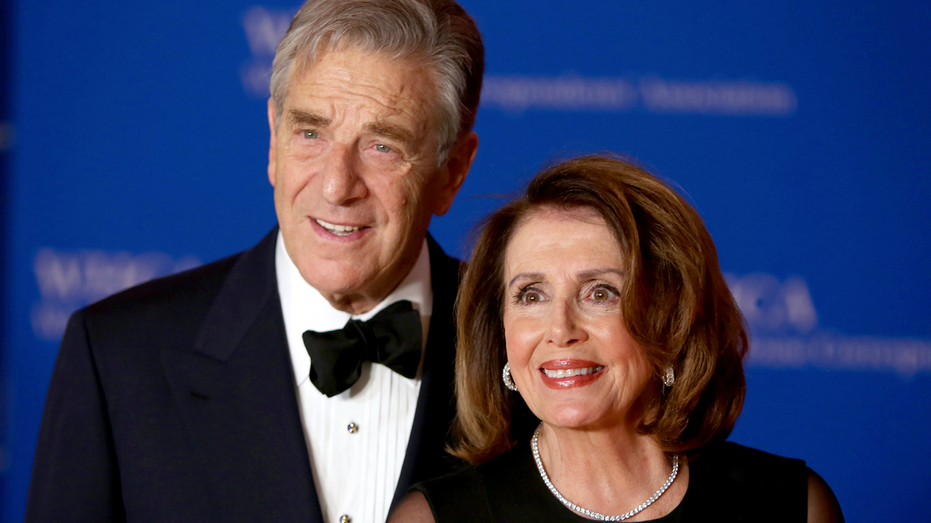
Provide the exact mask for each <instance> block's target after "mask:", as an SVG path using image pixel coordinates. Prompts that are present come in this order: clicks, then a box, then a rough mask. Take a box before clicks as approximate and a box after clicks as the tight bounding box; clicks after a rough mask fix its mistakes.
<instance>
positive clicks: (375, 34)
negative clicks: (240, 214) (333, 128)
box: [270, 0, 485, 162]
mask: <svg viewBox="0 0 931 523" xmlns="http://www.w3.org/2000/svg"><path fill="white" fill-rule="evenodd" d="M340 45H349V46H352V47H355V48H359V49H362V50H365V51H370V52H376V53H381V54H382V55H384V56H385V57H386V58H389V59H405V60H411V61H415V62H417V63H422V64H425V65H427V66H428V67H430V68H432V69H433V70H434V71H435V73H436V75H435V78H434V82H433V83H434V85H435V86H436V89H437V93H436V94H437V103H436V104H435V106H434V114H435V118H436V130H437V138H438V145H437V147H438V148H439V151H438V152H439V160H440V162H443V161H444V160H445V158H446V154H447V153H448V152H449V150H450V148H451V147H452V145H453V144H454V143H456V141H457V139H459V138H461V137H463V136H465V135H466V134H468V133H469V132H470V131H471V130H472V126H473V125H474V124H475V113H476V111H477V110H478V103H479V96H480V94H481V90H482V74H483V73H484V69H485V46H484V45H483V44H482V35H481V33H479V31H478V28H477V27H476V25H475V21H474V20H472V17H470V16H469V14H468V13H466V11H465V9H463V8H462V6H460V5H459V4H458V3H456V2H455V1H454V0H308V1H307V2H305V3H304V5H303V6H302V7H301V9H300V10H299V11H298V12H297V15H295V16H294V20H292V21H291V26H290V27H289V28H288V32H287V33H286V34H285V36H284V38H283V39H282V40H281V43H279V44H278V50H277V52H276V53H275V62H274V64H273V66H272V77H271V86H270V90H271V95H272V100H273V101H274V104H275V121H276V125H277V122H280V120H281V116H282V114H281V113H282V111H283V109H284V101H285V98H287V96H288V87H289V83H290V80H291V78H292V76H297V75H300V74H302V73H303V72H304V71H305V68H306V67H309V66H312V65H313V63H314V60H315V56H316V54H317V52H325V51H327V50H331V49H336V48H338V47H339V46H340Z"/></svg>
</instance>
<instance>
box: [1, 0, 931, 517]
mask: <svg viewBox="0 0 931 523" xmlns="http://www.w3.org/2000/svg"><path fill="white" fill-rule="evenodd" d="M297 4H298V3H297V2H286V1H277V0H276V1H271V0H269V1H261V0H256V1H251V0H204V1H199V2H187V1H181V0H170V1H163V2H142V1H139V0H130V1H123V2H110V1H106V2H105V1H103V0H85V1H82V2H66V1H63V0H48V1H44V2H32V1H25V0H18V1H14V2H12V7H13V17H12V19H11V20H12V21H13V22H12V23H11V24H6V25H8V26H12V29H13V35H14V36H13V44H14V46H13V49H12V53H11V58H12V60H13V72H14V75H13V82H12V86H13V93H12V100H11V101H8V102H9V103H10V106H11V107H12V110H13V120H12V121H13V126H3V127H2V133H0V138H2V140H0V143H2V144H3V146H4V147H7V146H10V147H11V149H10V151H11V153H12V154H11V157H12V158H11V159H12V161H11V163H10V165H9V169H8V172H9V175H8V177H7V178H8V179H7V187H6V190H7V193H8V195H9V198H8V206H7V208H4V209H3V211H4V212H5V215H6V217H5V219H6V222H5V223H6V226H7V230H6V231H5V233H4V237H5V238H7V243H6V244H5V245H4V247H5V248H6V256H7V260H8V264H7V271H6V274H4V278H5V280H4V286H5V288H6V289H7V292H6V293H5V294H4V296H3V297H4V299H5V300H6V301H5V303H4V304H3V307H2V309H3V310H5V311H6V317H5V318H4V321H5V327H6V328H5V329H4V330H3V345H2V349H3V358H4V360H3V364H2V369H3V370H4V374H3V376H2V379H3V383H2V389H0V390H2V393H0V399H2V401H3V405H2V412H3V413H4V415H5V419H4V423H3V426H4V428H5V430H6V434H5V435H6V437H5V446H4V449H3V452H2V453H0V458H2V459H0V465H2V466H3V469H2V472H3V478H2V479H3V482H4V497H3V502H2V503H3V516H4V518H3V521H5V522H6V521H9V522H13V521H21V520H22V515H23V507H24V503H25V498H26V492H27V489H28V482H29V474H30V468H31V464H32V458H33V452H34V447H35V438H36V433H37V430H38V425H39V419H40V415H41V410H42V405H43V402H44V398H45V392H46V387H47V385H48V380H49V375H50V372H51V368H52V364H53V362H54V359H55V355H56V352H57V349H58V342H59V339H60V337H61V334H62V331H63V329H64V326H65V323H66V321H67V318H68V316H69V314H70V313H71V312H72V311H74V310H75V309H76V308H78V307H81V306H83V305H86V304H88V303H90V302H93V301H95V300H97V299H100V298H102V297H104V296H106V295H108V294H111V293H113V292H116V291H118V290H120V289H123V288H126V287H128V286H130V285H134V284H136V283H139V282H142V281H145V280H148V279H150V278H153V277H157V276H160V275H165V274H169V273H173V272H176V271H179V270H183V269H187V268H190V267H193V266H196V265H199V264H201V263H204V262H207V261H210V260H214V259H216V258H219V257H221V256H224V255H226V254H229V253H232V252H235V251H238V250H241V249H244V248H247V247H249V246H251V245H252V244H253V243H255V242H256V241H257V240H258V239H259V238H260V237H261V236H262V235H263V234H264V233H265V232H267V231H268V230H269V228H271V227H272V226H273V225H274V223H275V215H274V209H273V206H272V190H271V187H270V186H269V184H268V180H267V177H266V163H267V152H268V129H267V124H266V115H265V99H266V97H267V83H268V71H269V67H270V65H271V61H272V57H273V54H274V49H275V46H276V45H277V43H278V40H279V39H280V38H281V35H282V34H283V32H284V30H285V29H286V28H287V25H288V23H289V21H290V18H291V16H292V15H293V13H294V12H295V11H296V8H297ZM464 5H465V6H466V8H467V9H468V10H469V11H470V12H471V13H472V14H473V16H475V18H476V19H477V21H478V24H479V26H480V28H481V30H482V32H483V34H484V35H485V39H486V45H487V49H488V55H487V57H488V67H487V76H486V82H485V89H484V91H483V95H482V96H483V100H482V105H481V110H480V113H479V116H478V123H477V129H476V130H477V131H478V133H479V135H480V138H481V146H480V150H479V154H478V158H477V160H476V162H475V165H474V167H473V169H472V172H471V173H470V175H469V178H468V180H467V182H466V184H465V186H464V187H463V190H462V192H461V193H460V196H459V198H458V200H457V202H456V204H455V205H454V208H453V210H452V211H451V212H450V213H449V214H448V215H447V216H445V217H443V218H441V219H437V220H436V221H435V222H434V225H433V227H432V230H433V232H434V234H435V235H436V237H437V238H438V239H439V241H440V243H441V244H442V245H443V246H444V247H445V248H446V250H447V251H450V252H456V253H459V254H460V255H462V256H466V255H467V245H466V243H465V242H466V238H467V236H468V232H469V230H470V227H471V225H472V224H474V223H475V221H476V220H477V219H478V218H479V217H481V216H482V215H483V214H485V213H486V212H488V211H489V210H491V209H493V208H495V207H497V206H498V205H500V204H501V202H502V200H501V199H500V198H497V197H494V196H489V195H497V194H502V193H503V194H507V193H510V192H513V191H515V190H517V189H518V188H520V186H521V184H522V182H523V181H525V180H526V179H527V178H528V177H529V176H531V175H532V174H533V173H534V172H535V171H536V170H537V169H538V168H539V166H540V165H542V164H544V163H546V162H548V161H552V160H553V159H558V158H564V157H567V156H571V155H574V154H577V153H583V152H592V151H601V150H612V151H622V152H626V153H629V154H631V155H633V156H634V157H636V158H638V159H639V160H640V161H641V162H643V163H644V164H646V165H648V166H649V167H650V168H651V169H653V170H654V171H656V172H657V173H659V174H661V175H663V176H664V177H666V178H668V179H671V180H673V181H675V182H676V184H678V186H679V187H680V188H681V191H682V192H683V194H685V195H687V197H688V198H689V199H690V201H692V202H693V203H694V205H695V206H696V208H697V209H698V210H699V212H700V213H701V214H702V216H703V217H704V218H705V220H706V223H707V225H708V228H709V229H710V230H711V233H712V235H713V236H714V238H715V240H716V242H717V246H718V248H719V251H720V256H721V264H722V266H723V268H724V269H725V271H727V273H728V281H729V283H730V285H731V289H732V291H733V293H734V295H735V296H736V298H737V300H738V302H739V303H740V306H741V308H742V309H743V312H744V314H745V315H746V317H747V320H748V322H749V324H750V325H751V327H752V333H753V340H752V354H751V356H750V359H749V361H748V363H747V374H748V394H747V402H746V408H745V410H744V414H743V416H742V417H741V419H740V421H739V422H738V425H737V428H736V430H735V432H734V434H733V436H732V439H734V440H736V441H739V442H741V443H744V444H747V445H751V446H755V447H759V448H762V449H765V450H768V451H770V452H774V453H778V454H783V455H788V456H793V457H799V458H803V459H805V460H806V461H807V462H808V464H809V465H810V466H811V467H812V468H814V469H815V470H817V471H818V472H819V473H821V475H822V476H823V477H824V478H825V479H826V480H827V481H828V483H829V484H830V485H831V486H832V487H833V488H834V491H835V493H836V494H837V496H838V498H839V499H840V502H841V505H842V506H843V508H844V510H845V512H846V516H847V520H848V521H851V522H866V521H874V520H879V521H907V520H918V519H921V518H923V517H925V516H926V515H927V514H928V513H929V512H931V497H929V496H928V485H931V469H929V467H927V466H926V464H927V463H928V462H929V461H931V445H929V444H928V443H929V442H931V422H929V420H928V411H929V408H931V300H929V299H928V295H929V294H931V263H929V260H931V211H929V206H928V201H929V200H931V176H929V175H931V124H929V122H931V96H929V94H928V93H931V68H929V67H928V56H931V31H929V30H928V28H929V27H931V7H929V5H928V4H927V3H926V2H920V1H918V0H915V1H901V2H886V3H882V2H869V1H865V0H854V1H852V2H845V3H836V2H811V1H801V0H788V1H780V2H777V1H771V0H766V1H762V2H714V3H712V2H699V3H695V2H627V1H615V0H610V1H609V0H600V1H589V2H574V3H566V2H550V1H545V0H534V1H529V0H520V1H516V0H515V1H508V2H501V1H492V0H466V1H465V2H464Z"/></svg>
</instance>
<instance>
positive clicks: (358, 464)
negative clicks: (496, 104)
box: [26, 0, 484, 523]
mask: <svg viewBox="0 0 931 523" xmlns="http://www.w3.org/2000/svg"><path fill="white" fill-rule="evenodd" d="M483 53H484V50H483V47H482V43H481V37H480V35H479V33H478V30H477V29H476V27H475V24H474V22H473V21H472V20H471V18H469V16H468V15H467V14H466V13H465V11H464V10H463V9H462V8H461V7H460V6H459V5H458V4H456V3H455V2H454V1H452V0H390V1H388V0H311V1H309V2H307V3H306V4H305V5H304V6H303V7H302V8H301V10H300V11H299V12H298V14H297V15H296V16H295V19H294V21H293V22H292V24H291V27H290V29H289V30H288V33H287V35H286V36H285V37H284V39H283V40H282V42H281V44H280V45H279V47H278V52H277V54H276V57H275V62H274V67H273V72H272V82H271V93H272V97H271V99H270V100H269V103H268V121H269V127H270V130H271V140H270V146H269V165H268V177H269V181H270V182H271V184H272V185H273V186H274V200H275V209H276V212H277V215H278V228H276V229H275V230H273V231H272V232H271V233H269V235H268V236H266V238H265V239H263V240H262V241H261V242H260V243H259V244H258V245H256V246H255V247H254V248H252V249H250V250H248V251H245V252H243V253H240V254H237V255H234V256H231V257H229V258H226V259H223V260H220V261H218V262H215V263H213V264H210V265H206V266H204V267H201V268H198V269H195V270H193V271H189V272H187V273H182V274H179V275H175V276H172V277H168V278H164V279H161V280H156V281H153V282H149V283H147V284H143V285H141V286H139V287H136V288H133V289H129V290H127V291H125V292H123V293H120V294H118V295H116V296H113V297H111V298H108V299H106V300H103V301H101V302H99V303H97V304H94V305H91V306H89V307H87V308H86V309H83V310H81V311H78V312H76V313H75V314H74V316H73V317H72V319H71V321H70V323H69V326H68V329H67V332H66V333H65V336H64V339H63V341H62V346H61V349H60V351H59V356H58V359H57V361H56V364H55V370H54V372H53V375H52V383H51V385H50V387H49V393H48V399H47V401H46V407H45V413H44V415H43V420H42V427H41V430H40V435H39V441H38V447H37V451H36V459H35V464H34V468H33V477H32V483H31V488H30V496H29V502H28V506H27V516H26V520H27V521H56V522H57V521H89V522H90V521H93V522H101V521H185V522H188V521H224V522H231V521H250V522H251V521H327V522H334V523H335V522H337V521H339V522H341V523H347V522H350V521H356V522H357V523H363V522H369V521H371V522H380V521H384V520H385V518H386V517H387V513H388V510H389V508H390V506H391V504H392V502H393V501H397V499H399V498H400V496H401V495H403V493H404V491H405V490H406V489H407V487H408V486H409V485H410V484H412V483H413V482H416V481H419V480H421V479H426V478H427V477H430V476H433V475H436V474H440V473H444V472H446V471H448V470H449V469H450V467H451V466H453V465H454V464H453V462H452V461H450V460H449V459H448V458H447V457H445V455H444V452H443V448H444V445H445V444H446V436H447V432H448V429H449V423H450V421H451V418H452V415H453V412H454V409H453V404H452V399H451V384H452V379H453V377H452V359H453V352H454V328H453V325H452V303H453V300H454V298H455V293H456V287H457V285H458V283H457V282H458V268H459V263H458V262H457V261H455V260H452V259H450V258H448V257H446V255H445V254H443V252H442V250H441V249H440V248H439V247H438V246H437V245H436V243H435V242H433V241H432V239H430V238H429V237H428V236H427V226H428V225H429V223H430V219H431V217H432V216H433V215H441V214H443V213H445V212H446V211H447V210H448V209H449V206H450V205H451V204H452V201H453V198H454V197H455V195H456V193H457V192H458V190H459V188H460V186H461V185H462V183H463V180H464V179H465V177H466V174H467V173H468V170H469V167H470V166H471V163H472V160H473V159H474V157H475V152H476V149H477V147H478V139H477V137H476V135H475V133H473V132H472V130H471V129H472V124H473V122H474V118H475V111H476V109H477V106H478V99H479V92H480V90H481V76H482V70H483V67H484V58H483ZM389 313H390V314H389ZM397 318H403V319H402V320H398V319H397ZM350 319H351V321H349V320H350ZM347 321H348V323H347ZM344 325H346V326H347V327H346V329H344V330H339V329H341V328H342V327H343V326H344ZM354 332H355V333H363V334H362V335H361V336H362V338H364V339H363V340H362V341H361V342H360V341H359V340H355V339H353V338H352V333H354ZM399 332H404V333H405V334H404V335H403V336H400V335H399V339H397V340H393V341H391V340H392V339H393V338H392V337H393V336H394V335H395V334H397V333H399ZM344 338H345V339H344ZM376 338H377V342H374V341H373V339H376ZM385 340H388V341H386V342H385V344H382V342H383V341H385ZM334 343H336V345H333V344H334ZM340 343H343V345H339V344H340ZM345 343H348V344H349V345H345ZM360 343H361V345H360ZM392 347H394V348H397V347H401V348H402V349H404V351H401V352H397V353H396V352H392V351H393V350H394V348H392ZM405 351H406V352H405ZM363 353H365V354H367V356H366V358H368V359H371V360H373V361H379V362H381V363H383V364H373V363H361V362H360V360H359V357H361V355H362V354H363ZM347 355H353V356H352V357H348V356H347ZM347 358H348V359H347ZM347 362H348V363H347ZM389 367H390V368H389ZM347 369H348V372H347ZM392 369H394V370H392ZM396 371H397V372H396Z"/></svg>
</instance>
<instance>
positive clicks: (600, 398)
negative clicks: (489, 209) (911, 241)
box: [391, 156, 843, 523]
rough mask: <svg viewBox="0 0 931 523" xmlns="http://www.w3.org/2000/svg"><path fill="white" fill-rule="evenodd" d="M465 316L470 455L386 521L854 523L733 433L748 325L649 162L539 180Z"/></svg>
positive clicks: (485, 245)
mask: <svg viewBox="0 0 931 523" xmlns="http://www.w3.org/2000/svg"><path fill="white" fill-rule="evenodd" d="M458 316H459V327H458V329H459V331H458V335H459V348H458V355H457V363H456V370H457V378H456V391H457V397H458V409H459V411H458V412H459V415H458V419H457V430H458V435H459V437H460V443H459V445H458V447H457V448H456V449H454V450H453V453H454V454H456V455H458V456H459V457H461V458H464V459H466V460H468V461H470V462H471V463H473V464H475V466H472V467H469V468H466V469H465V470H463V471H462V472H459V473H456V474H453V475H451V476H446V477H443V478H439V479H436V480H432V481H428V482H425V483H422V484H420V485H417V486H415V487H414V489H413V490H414V492H412V493H411V494H410V495H409V496H408V497H407V498H405V499H404V501H403V502H402V503H401V504H400V505H399V507H398V508H397V510H396V511H395V513H394V515H393V517H392V519H391V521H437V522H439V523H447V522H456V521H470V522H471V521H516V522H519V521H535V522H539V521H586V520H590V519H600V520H609V521H620V520H625V519H628V520H630V521H652V520H658V521H663V522H667V521H670V522H671V521H780V522H783V521H805V520H807V521H842V520H843V517H842V515H841V512H840V508H839V507H838V505H837V502H836V500H835V499H834V496H833V494H832V493H831V491H830V489H829V488H828V486H827V485H826V484H825V483H824V481H823V480H822V479H821V478H820V477H818V476H817V474H815V473H814V472H813V471H811V470H810V469H808V468H807V467H805V464H804V462H802V461H798V460H792V459H786V458H780V457H777V456H773V455H771V454H767V453H764V452H761V451H757V450H753V449H749V448H746V447H742V446H739V445H736V444H733V443H727V442H725V441H724V440H725V438H726V437H727V435H728V434H729V433H730V431H731V429H732V428H733V426H734V422H735V421H736V419H737V416H738V415H739V413H740V409H741V407H742V405H743V399H744V388H745V385H744V375H743V367H742V359H743V357H744V355H745V354H746V351H747V334H746V332H745V328H744V323H743V318H742V316H741V314H740V311H739V310H738V308H737V305H736V304H735V302H734V300H733V298H732V296H731V294H730V292H729V290H728V288H727V284H726V283H725V281H724V278H723V276H722V275H721V271H720V268H719V266H718V260H717V253H716V251H715V247H714V243H713V242H712V240H711V237H710V235H709V234H708V231H707V230H706V229H705V227H704V224H703V223H702V220H701V218H700V217H699V216H698V214H697V213H696V212H695V210H694V209H693V208H692V207H691V206H689V205H688V203H686V202H685V200H684V199H683V198H682V197H681V196H679V195H678V194H677V193H676V192H675V191H673V190H672V189H670V188H669V187H668V186H667V185H665V184H664V183H662V182H661V181H659V180H658V179H656V178H655V177H653V176H652V175H650V174H648V173H647V172H645V171H643V170H642V169H640V168H638V167H637V166H635V165H632V164H631V163H629V162H627V161H624V160H621V159H617V158H610V157H604V156H587V157H582V158H577V159H574V160H570V161H567V162H564V163H561V164H558V165H556V166H554V167H552V168H549V169H547V170H544V171H543V172H541V173H539V174H538V175H537V176H536V177H534V179H533V180H532V181H531V182H530V185H529V186H528V188H527V192H526V195H525V196H524V197H523V198H521V199H519V200H517V201H515V202H512V203H510V204H508V205H506V206H504V207H503V208H501V209H500V210H498V211H497V212H495V213H494V214H492V215H491V216H489V217H488V218H487V219H486V220H485V222H484V227H483V230H482V232H481V235H480V237H479V239H478V241H477V243H476V245H475V247H474V250H473V255H472V260H471V262H470V265H469V268H468V271H467V272H466V275H465V278H464V281H463V284H462V288H461V289H460V295H459V303H458ZM528 407H529V410H530V412H532V416H531V415H529V414H528V413H527V412H526V409H527V408H528ZM528 420H531V422H532V423H531V424H530V426H529V429H528V428H525V427H527V425H528V424H527V421H528ZM537 420H539V421H537Z"/></svg>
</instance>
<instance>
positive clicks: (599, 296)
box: [590, 286, 618, 302]
mask: <svg viewBox="0 0 931 523" xmlns="http://www.w3.org/2000/svg"><path fill="white" fill-rule="evenodd" d="M617 295H618V292H617V290H616V289H613V288H610V287H606V286H599V287H595V288H594V289H593V290H592V293H591V295H590V296H591V298H592V300H593V301H598V302H605V301H610V300H613V299H614V298H616V297H617Z"/></svg>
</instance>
